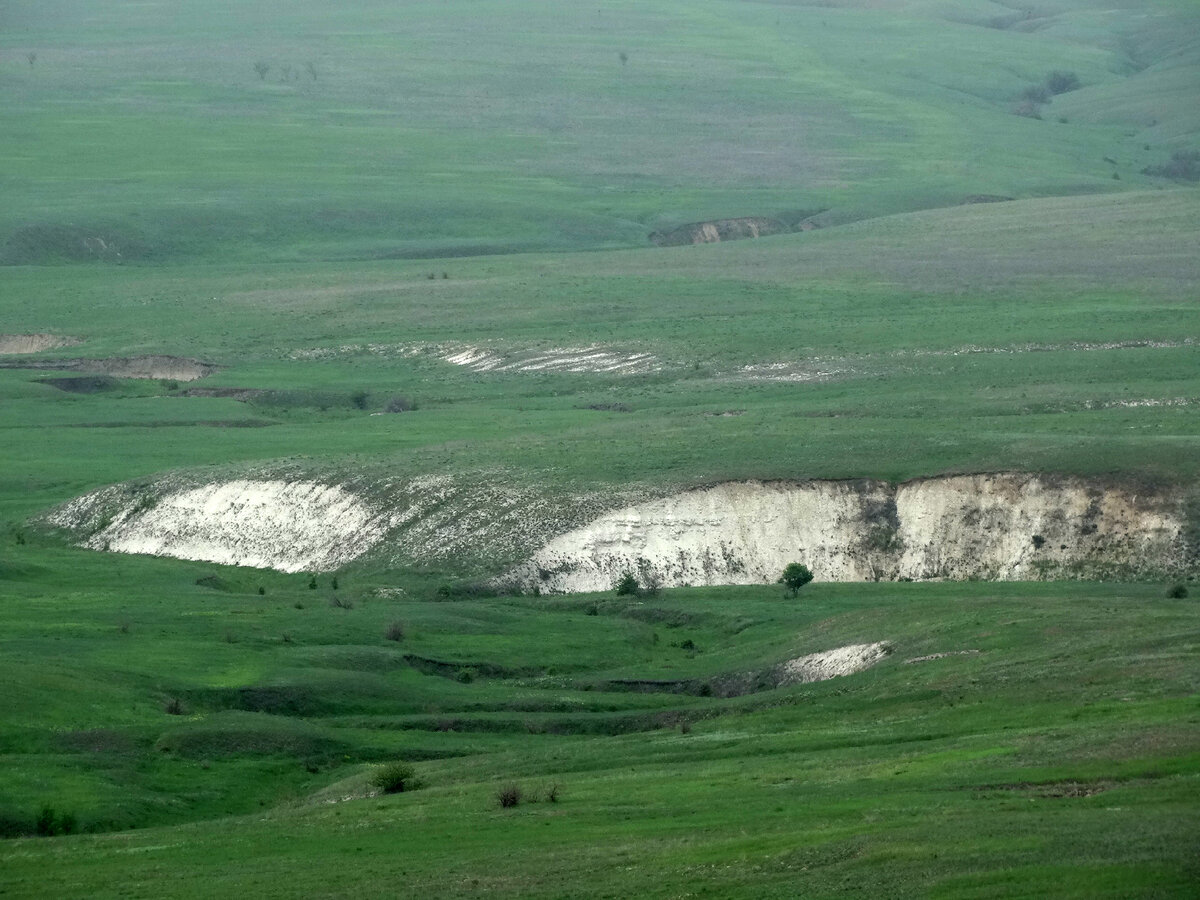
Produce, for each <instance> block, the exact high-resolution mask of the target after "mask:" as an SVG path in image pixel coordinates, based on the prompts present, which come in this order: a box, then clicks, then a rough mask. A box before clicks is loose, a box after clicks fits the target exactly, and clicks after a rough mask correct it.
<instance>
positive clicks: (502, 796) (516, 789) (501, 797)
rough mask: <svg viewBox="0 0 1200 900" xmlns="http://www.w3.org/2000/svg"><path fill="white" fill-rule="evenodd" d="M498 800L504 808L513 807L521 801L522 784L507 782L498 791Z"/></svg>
mask: <svg viewBox="0 0 1200 900" xmlns="http://www.w3.org/2000/svg"><path fill="white" fill-rule="evenodd" d="M496 800H498V801H499V803H500V806H501V808H502V809H512V807H514V806H517V805H518V804H519V803H520V802H521V786H520V785H518V784H506V785H505V786H504V787H502V788H500V790H498V791H496Z"/></svg>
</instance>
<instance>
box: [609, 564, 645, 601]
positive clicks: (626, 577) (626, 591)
mask: <svg viewBox="0 0 1200 900" xmlns="http://www.w3.org/2000/svg"><path fill="white" fill-rule="evenodd" d="M613 590H614V591H616V592H617V596H618V597H636V596H637V595H638V594H640V593H641V592H642V586H641V585H640V584H638V580H637V576H636V575H634V574H633V573H632V572H630V571H628V570H626V571H624V572H622V573H621V577H620V578H618V579H617V581H616V583H615V584H614V585H613Z"/></svg>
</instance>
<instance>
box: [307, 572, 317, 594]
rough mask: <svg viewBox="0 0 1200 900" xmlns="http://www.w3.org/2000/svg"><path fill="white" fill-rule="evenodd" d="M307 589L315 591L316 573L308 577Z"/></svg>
mask: <svg viewBox="0 0 1200 900" xmlns="http://www.w3.org/2000/svg"><path fill="white" fill-rule="evenodd" d="M308 589H309V590H310V591H315V590H316V589H317V576H316V575H314V576H313V577H312V578H310V579H308Z"/></svg>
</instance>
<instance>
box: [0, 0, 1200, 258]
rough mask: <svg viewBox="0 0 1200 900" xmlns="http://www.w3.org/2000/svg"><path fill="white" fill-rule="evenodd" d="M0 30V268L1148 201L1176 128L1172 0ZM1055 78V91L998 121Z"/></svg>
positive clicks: (1185, 14)
mask: <svg viewBox="0 0 1200 900" xmlns="http://www.w3.org/2000/svg"><path fill="white" fill-rule="evenodd" d="M5 15H6V27H5V29H4V32H3V35H2V36H0V54H2V59H0V77H2V78H3V80H4V87H5V96H6V103H5V110H4V112H3V113H2V114H0V115H2V116H3V119H2V120H0V121H2V122H3V126H4V127H3V128H0V158H3V159H4V160H5V166H4V169H5V175H4V192H5V197H6V203H5V204H4V211H3V213H2V214H0V248H2V252H0V256H2V257H3V259H4V261H7V262H9V263H41V262H52V261H56V260H88V259H91V260H97V259H98V260H105V261H108V262H118V261H120V262H131V261H141V262H167V261H180V260H263V259H272V260H288V261H307V260H312V259H347V258H355V259H362V258H397V257H423V256H455V255H460V254H480V253H498V252H510V251H515V250H529V249H584V248H586V249H594V248H602V247H615V246H636V245H639V244H644V243H645V242H646V241H647V236H648V234H649V233H650V232H652V231H656V230H659V229H662V228H667V227H671V226H673V225H678V224H680V223H685V222H694V221H699V220H706V219H719V218H728V217H733V216H769V217H775V218H778V219H780V220H781V221H782V222H784V223H786V224H788V225H789V226H794V225H795V224H797V223H798V222H799V221H800V220H801V219H803V218H805V217H808V216H811V215H813V214H818V213H819V214H820V215H819V216H818V218H817V220H816V221H817V222H818V223H819V224H835V223H840V222H845V221H850V220H855V219H860V218H865V217H870V216H876V215H881V214H887V213H893V212H900V211H906V210H915V209H923V208H930V207H940V206H948V205H953V204H957V203H962V202H964V201H965V200H967V199H969V198H973V197H981V196H1008V197H1038V196H1046V195H1070V194H1078V193H1101V192H1112V191H1120V190H1127V189H1145V188H1146V187H1149V186H1155V185H1157V184H1159V183H1161V182H1160V180H1157V179H1153V178H1151V177H1148V176H1145V175H1142V174H1141V171H1142V169H1144V168H1146V167H1147V166H1153V165H1158V164H1161V163H1162V162H1163V161H1164V160H1165V159H1166V158H1167V157H1169V155H1170V153H1171V152H1172V151H1173V150H1187V149H1196V142H1197V131H1198V130H1200V123H1198V122H1197V113H1196V104H1195V103H1194V98H1195V95H1196V92H1197V89H1198V88H1200V44H1198V42H1197V38H1196V34H1197V29H1196V21H1197V20H1196V11H1195V8H1194V6H1193V5H1192V4H1189V3H1169V2H1155V3H1153V4H1150V5H1149V6H1147V4H1145V3H1142V2H1130V0H1124V2H1111V0H1110V2H1104V3H1099V2H1096V0H1076V2H1046V3H1042V4H1039V5H1038V6H1037V7H1029V8H1025V7H1018V8H1014V7H1012V6H1005V5H1003V4H1000V3H993V2H980V0H961V2H936V3H905V4H887V5H883V6H881V5H879V4H873V3H858V2H831V3H821V4H812V5H810V4H803V3H743V2H731V0H716V2H714V0H704V2H693V0H688V2H666V3H656V4H654V6H653V7H652V8H648V7H647V6H646V5H645V4H638V3H631V2H606V3H604V4H602V5H599V6H590V5H581V4H563V3H547V2H534V0H522V2H519V3H507V2H498V0H486V2H478V0H471V2H458V0H455V2H449V3H438V4H425V3H409V4H404V5H403V6H400V7H398V6H396V4H394V3H383V2H368V0H362V2H356V3H353V4H341V5H338V6H336V7H334V8H330V7H329V5H328V4H315V3H295V2H289V3H280V2H270V3H257V4H254V5H253V6H248V5H246V4H243V3H222V4H216V5H214V4H213V3H210V2H203V3H201V2H196V0H179V2H175V3H171V4H169V5H158V6H156V5H149V6H148V5H146V4H144V3H136V2H114V3H109V4H104V6H103V7H97V6H96V5H95V4H92V3H83V2H79V0H52V2H46V3H38V4H24V5H22V6H19V7H17V8H14V9H12V10H8V11H7V12H6V14H5ZM31 54H32V62H31ZM256 66H259V67H260V68H259V70H257V71H256ZM1055 71H1061V72H1068V73H1072V74H1073V75H1074V77H1075V78H1076V79H1077V81H1078V89H1076V90H1072V91H1070V92H1069V93H1065V94H1061V95H1059V96H1054V97H1050V98H1048V102H1046V103H1037V102H1035V103H1033V104H1032V106H1031V107H1029V108H1027V109H1025V112H1026V113H1029V114H1031V115H1038V116H1040V118H1031V117H1024V116H1017V115H1014V109H1016V108H1018V107H1020V106H1021V105H1022V104H1023V103H1028V101H1027V99H1025V95H1026V94H1027V93H1028V92H1030V91H1034V92H1035V93H1034V96H1035V97H1040V96H1041V95H1039V94H1037V93H1036V91H1037V90H1038V89H1039V86H1042V85H1044V84H1045V82H1046V79H1047V76H1048V75H1049V74H1050V73H1052V72H1055ZM260 72H261V77H260ZM1043 99H1046V98H1043ZM1115 178H1119V179H1120V180H1114V179H1115Z"/></svg>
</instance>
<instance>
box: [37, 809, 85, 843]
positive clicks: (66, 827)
mask: <svg viewBox="0 0 1200 900" xmlns="http://www.w3.org/2000/svg"><path fill="white" fill-rule="evenodd" d="M76 825H77V823H76V821H75V816H73V815H72V814H71V813H63V814H62V815H61V816H60V815H56V814H55V812H54V809H53V808H52V807H49V806H44V807H42V811H41V812H40V813H38V817H37V820H36V821H35V822H34V824H33V828H34V831H35V832H36V833H37V834H38V835H39V836H41V837H55V836H56V835H60V834H72V833H73V832H74V831H75V828H76Z"/></svg>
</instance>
